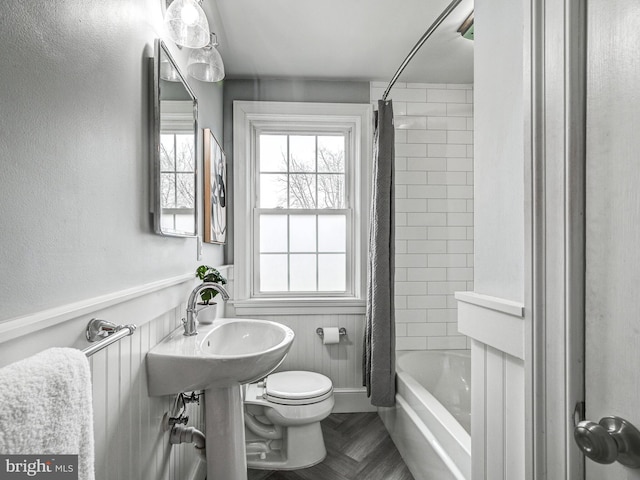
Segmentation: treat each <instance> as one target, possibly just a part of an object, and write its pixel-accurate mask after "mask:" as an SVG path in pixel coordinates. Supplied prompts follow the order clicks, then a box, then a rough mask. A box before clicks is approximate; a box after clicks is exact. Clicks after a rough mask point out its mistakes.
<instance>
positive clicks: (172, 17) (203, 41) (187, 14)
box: [164, 0, 209, 48]
mask: <svg viewBox="0 0 640 480" xmlns="http://www.w3.org/2000/svg"><path fill="white" fill-rule="evenodd" d="M164 25H165V28H166V30H167V34H168V35H169V38H170V39H171V40H173V41H174V42H175V43H176V44H178V45H182V46H183V47H188V48H202V47H204V46H205V45H207V43H208V42H209V22H208V21H207V16H206V15H205V14H204V10H202V7H201V6H200V4H199V3H198V2H197V1H196V0H174V1H173V2H172V3H171V5H169V8H167V11H166V13H165V15H164Z"/></svg>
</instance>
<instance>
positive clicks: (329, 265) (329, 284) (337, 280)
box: [318, 253, 347, 292]
mask: <svg viewBox="0 0 640 480" xmlns="http://www.w3.org/2000/svg"><path fill="white" fill-rule="evenodd" d="M346 272H347V256H346V255H345V254H344V253H342V254H338V255H336V254H330V255H327V254H325V255H322V254H320V255H318V290H320V291H325V292H344V291H345V290H346V285H347V273H346Z"/></svg>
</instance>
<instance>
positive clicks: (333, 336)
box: [322, 327, 340, 345]
mask: <svg viewBox="0 0 640 480" xmlns="http://www.w3.org/2000/svg"><path fill="white" fill-rule="evenodd" d="M322 330H324V336H323V337H322V343H323V344H324V345H334V344H336V343H340V329H338V327H324V328H323V329H322Z"/></svg>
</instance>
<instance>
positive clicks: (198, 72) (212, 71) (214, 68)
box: [187, 45, 224, 82]
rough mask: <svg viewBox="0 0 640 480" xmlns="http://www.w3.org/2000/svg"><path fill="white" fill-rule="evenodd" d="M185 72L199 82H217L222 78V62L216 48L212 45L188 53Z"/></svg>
mask: <svg viewBox="0 0 640 480" xmlns="http://www.w3.org/2000/svg"><path fill="white" fill-rule="evenodd" d="M187 72H188V73H189V75H191V76H192V77H193V78H195V79H196V80H200V81H201V82H219V81H220V80H222V79H223V78H224V63H222V57H221V56H220V52H218V49H217V48H216V47H215V46H214V45H212V46H208V47H205V48H200V49H198V50H194V51H193V52H191V55H189V60H188V62H187Z"/></svg>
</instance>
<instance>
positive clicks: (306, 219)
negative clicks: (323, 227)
mask: <svg viewBox="0 0 640 480" xmlns="http://www.w3.org/2000/svg"><path fill="white" fill-rule="evenodd" d="M289 223H290V226H291V232H290V235H291V236H290V238H289V249H290V251H291V252H315V251H316V216H315V215H291V216H290V217H289Z"/></svg>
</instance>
